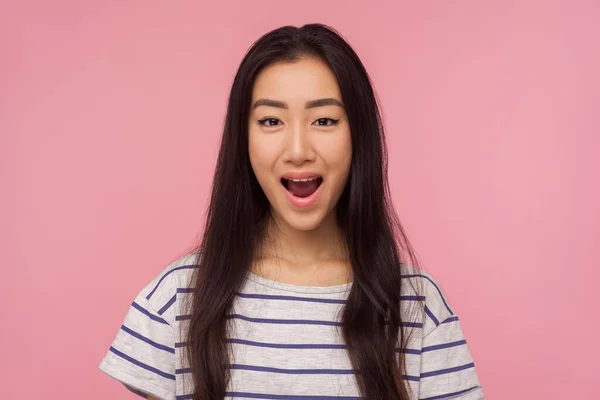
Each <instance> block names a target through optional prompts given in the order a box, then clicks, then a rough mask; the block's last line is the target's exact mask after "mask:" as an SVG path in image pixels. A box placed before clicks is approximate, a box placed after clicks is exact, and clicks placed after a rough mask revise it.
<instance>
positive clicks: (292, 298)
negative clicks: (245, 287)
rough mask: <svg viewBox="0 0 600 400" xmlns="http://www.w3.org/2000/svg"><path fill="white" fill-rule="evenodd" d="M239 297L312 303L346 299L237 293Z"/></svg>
mask: <svg viewBox="0 0 600 400" xmlns="http://www.w3.org/2000/svg"><path fill="white" fill-rule="evenodd" d="M236 295H237V296H238V297H243V298H246V299H267V300H290V301H305V302H310V303H331V304H344V303H346V301H345V300H339V299H322V298H316V297H298V296H281V295H272V294H254V293H239V292H238V293H236Z"/></svg>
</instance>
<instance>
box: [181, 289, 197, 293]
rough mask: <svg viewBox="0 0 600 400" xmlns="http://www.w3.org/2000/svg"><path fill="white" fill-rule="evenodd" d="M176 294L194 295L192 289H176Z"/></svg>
mask: <svg viewBox="0 0 600 400" xmlns="http://www.w3.org/2000/svg"><path fill="white" fill-rule="evenodd" d="M177 293H194V288H177Z"/></svg>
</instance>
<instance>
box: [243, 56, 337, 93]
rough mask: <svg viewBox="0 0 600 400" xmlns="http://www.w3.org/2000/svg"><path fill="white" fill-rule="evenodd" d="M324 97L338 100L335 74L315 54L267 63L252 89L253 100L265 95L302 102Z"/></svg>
mask: <svg viewBox="0 0 600 400" xmlns="http://www.w3.org/2000/svg"><path fill="white" fill-rule="evenodd" d="M326 97H332V98H335V99H338V100H340V101H341V95H340V90H339V86H338V83H337V80H336V78H335V75H334V74H333V72H332V71H331V69H330V68H329V67H328V66H327V64H325V63H324V62H323V61H321V60H319V59H316V58H303V59H300V60H298V61H294V62H277V63H274V64H272V65H269V66H268V67H266V68H265V69H263V70H262V71H261V72H260V73H259V74H258V76H257V77H256V80H255V82H254V87H253V90H252V99H253V101H255V100H257V99H260V98H268V99H272V100H280V101H285V102H288V103H293V102H299V103H300V102H302V103H303V104H304V102H305V101H308V100H314V99H317V98H326Z"/></svg>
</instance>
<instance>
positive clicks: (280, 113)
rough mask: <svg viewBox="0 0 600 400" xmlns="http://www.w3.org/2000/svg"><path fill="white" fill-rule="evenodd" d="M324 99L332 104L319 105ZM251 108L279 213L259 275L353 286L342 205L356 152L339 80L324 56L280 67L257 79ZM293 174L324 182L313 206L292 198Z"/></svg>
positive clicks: (262, 179) (255, 165)
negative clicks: (340, 221)
mask: <svg viewBox="0 0 600 400" xmlns="http://www.w3.org/2000/svg"><path fill="white" fill-rule="evenodd" d="M321 99H329V100H327V101H324V102H321V104H315V101H316V100H321ZM264 100H273V101H274V102H275V103H276V104H270V103H273V102H265V101H264ZM311 102H312V104H311ZM265 103H267V104H265ZM322 103H327V104H322ZM251 104H252V106H251V107H252V110H251V114H250V120H249V125H248V126H249V132H248V135H249V137H248V138H249V149H248V151H249V155H250V163H251V165H252V169H253V171H254V174H255V175H256V178H257V180H258V182H259V184H260V186H261V187H262V189H263V192H264V193H265V195H266V196H267V198H268V200H269V203H270V204H271V209H272V215H273V218H272V221H270V224H269V229H268V236H269V238H268V240H266V241H265V243H264V245H263V249H262V253H261V254H259V255H258V257H257V259H256V262H255V268H256V269H255V271H254V272H255V273H258V274H259V275H263V276H265V277H267V278H270V279H276V280H278V281H283V282H286V283H295V284H302V285H318V286H320V285H323V286H326V285H334V284H339V283H347V282H348V281H349V276H348V270H349V264H348V263H347V262H346V252H345V250H344V246H343V242H344V241H343V240H342V238H341V237H340V233H339V229H338V226H337V222H336V218H335V207H336V204H337V202H338V200H339V198H340V196H341V194H342V191H343V189H344V186H345V185H346V182H347V179H348V173H349V170H350V162H351V160H352V147H351V138H350V127H349V124H348V119H347V116H346V112H345V109H344V107H343V104H342V98H341V94H340V90H339V86H338V83H337V80H336V78H335V76H334V75H333V73H332V72H331V70H330V69H329V67H328V66H327V65H326V64H325V63H324V62H322V61H321V60H319V59H316V58H302V59H300V60H299V61H294V62H279V63H275V64H272V65H270V66H268V67H267V68H265V69H264V70H263V71H261V73H260V74H259V75H258V76H257V78H256V81H255V84H254V87H253V92H252V103H251ZM336 121H337V122H336ZM290 172H311V173H315V174H318V175H320V176H321V177H322V178H323V182H322V184H321V187H320V193H319V195H318V198H317V201H316V203H315V204H314V205H313V206H311V207H309V208H306V209H299V208H296V207H294V206H292V205H291V204H290V202H289V201H288V200H287V198H286V193H285V189H284V187H283V186H282V184H281V178H282V177H283V176H284V174H286V173H290ZM275 266H277V268H275ZM257 271H258V272H257Z"/></svg>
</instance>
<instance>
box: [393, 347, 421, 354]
mask: <svg viewBox="0 0 600 400" xmlns="http://www.w3.org/2000/svg"><path fill="white" fill-rule="evenodd" d="M402 352H403V353H404V354H421V350H419V349H402ZM396 353H400V349H398V348H396Z"/></svg>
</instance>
